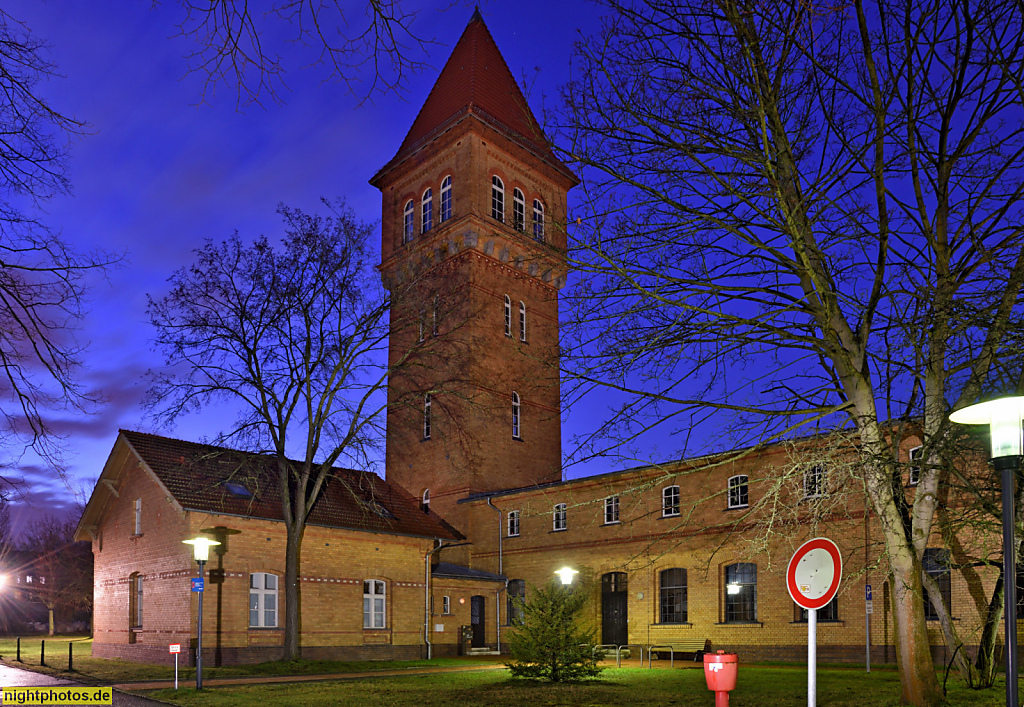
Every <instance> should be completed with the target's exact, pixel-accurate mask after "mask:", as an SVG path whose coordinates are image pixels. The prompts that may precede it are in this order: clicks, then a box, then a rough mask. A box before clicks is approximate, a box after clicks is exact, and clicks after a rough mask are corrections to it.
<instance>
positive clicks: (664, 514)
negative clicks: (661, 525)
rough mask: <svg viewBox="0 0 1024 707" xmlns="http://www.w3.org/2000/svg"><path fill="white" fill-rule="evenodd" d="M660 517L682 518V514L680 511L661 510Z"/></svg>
mask: <svg viewBox="0 0 1024 707" xmlns="http://www.w3.org/2000/svg"><path fill="white" fill-rule="evenodd" d="M661 517H662V518H682V517H683V516H682V514H680V513H665V512H664V511H662V512H661Z"/></svg>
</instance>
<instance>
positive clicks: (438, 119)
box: [392, 8, 575, 178]
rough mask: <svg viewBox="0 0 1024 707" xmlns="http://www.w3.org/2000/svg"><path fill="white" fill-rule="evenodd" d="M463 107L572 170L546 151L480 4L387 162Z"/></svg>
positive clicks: (421, 140) (546, 144) (424, 138)
mask: <svg viewBox="0 0 1024 707" xmlns="http://www.w3.org/2000/svg"><path fill="white" fill-rule="evenodd" d="M465 113H472V114H474V115H476V116H477V117H479V118H481V119H482V120H483V121H484V122H485V123H488V124H490V125H491V126H492V127H494V128H496V129H498V130H499V131H500V132H503V133H506V134H508V135H509V136H510V137H512V138H513V139H515V140H517V141H518V142H520V143H523V144H524V145H525V146H526V147H528V148H530V149H531V150H532V151H533V152H535V153H536V154H537V155H539V156H540V157H542V158H543V159H545V160H546V161H548V162H549V163H551V164H552V165H553V166H555V167H556V168H558V169H559V170H560V171H564V172H565V173H567V174H568V175H570V176H572V172H570V171H569V169H568V168H567V167H565V165H563V164H562V163H561V162H560V161H559V160H558V159H557V158H556V157H555V155H554V153H553V152H552V151H551V145H550V143H549V142H548V139H547V138H546V137H545V136H544V133H543V132H542V131H541V129H540V125H539V124H538V123H537V119H536V118H535V117H534V116H533V112H532V111H531V110H530V106H529V105H528V104H527V103H526V98H525V97H524V96H523V93H522V91H520V90H519V85H518V84H517V83H516V80H515V78H513V76H512V72H511V71H509V68H508V64H506V63H505V59H504V58H502V56H501V52H500V51H498V46H497V44H495V43H494V38H493V37H492V36H491V33H490V31H488V29H487V25H485V24H484V20H483V17H481V16H480V9H479V8H477V9H476V11H474V12H473V16H472V17H471V18H470V20H469V24H468V25H466V29H465V31H463V33H462V36H461V37H460V38H459V41H458V42H457V43H456V44H455V49H453V50H452V54H451V56H450V57H449V58H448V62H447V63H446V64H445V65H444V69H442V70H441V75H440V76H438V78H437V82H436V83H434V87H433V88H432V89H431V90H430V94H429V95H428V96H427V100H426V101H425V102H424V104H423V107H422V108H420V112H419V114H418V115H417V116H416V120H414V121H413V124H412V127H411V128H409V132H408V134H407V135H406V136H405V140H403V141H402V146H401V147H400V148H399V149H398V154H396V155H395V158H394V159H393V160H392V162H395V161H396V160H397V159H399V158H400V157H403V156H404V155H406V154H407V153H409V152H412V151H413V150H415V149H416V148H417V147H419V146H420V145H422V144H423V143H425V142H427V140H428V139H429V138H431V137H433V135H434V134H435V133H436V132H437V131H438V130H439V129H440V128H443V127H445V126H447V125H448V124H449V123H450V122H451V120H452V119H454V118H455V117H457V116H459V115H462V114H465ZM574 178H575V177H574Z"/></svg>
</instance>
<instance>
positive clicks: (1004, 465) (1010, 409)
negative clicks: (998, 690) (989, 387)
mask: <svg viewBox="0 0 1024 707" xmlns="http://www.w3.org/2000/svg"><path fill="white" fill-rule="evenodd" d="M949 419H950V421H952V422H958V423H960V424H962V425H988V427H989V432H990V436H991V439H992V465H993V466H994V467H995V468H996V470H997V471H998V472H999V474H1000V476H1001V479H1002V495H1003V620H1004V622H1005V630H1006V706H1007V707H1017V705H1018V701H1017V562H1016V552H1015V549H1016V544H1017V543H1016V539H1015V537H1014V528H1015V523H1014V518H1013V511H1014V498H1015V496H1014V493H1013V484H1014V482H1015V481H1016V477H1017V471H1018V469H1019V468H1020V458H1021V453H1022V451H1024V449H1022V448H1024V434H1022V427H1021V420H1022V419H1024V397H1022V396H1012V397H1006V398H997V399H996V400H989V401H986V402H983V403H977V404H975V405H969V406H968V407H965V408H962V409H960V410H957V411H956V412H954V413H953V414H951V415H950V416H949Z"/></svg>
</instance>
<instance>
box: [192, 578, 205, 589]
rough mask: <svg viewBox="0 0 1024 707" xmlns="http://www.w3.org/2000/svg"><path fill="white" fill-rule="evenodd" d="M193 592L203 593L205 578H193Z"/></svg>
mask: <svg viewBox="0 0 1024 707" xmlns="http://www.w3.org/2000/svg"><path fill="white" fill-rule="evenodd" d="M192 591H193V592H201V591H203V578H202V577H193V578H192Z"/></svg>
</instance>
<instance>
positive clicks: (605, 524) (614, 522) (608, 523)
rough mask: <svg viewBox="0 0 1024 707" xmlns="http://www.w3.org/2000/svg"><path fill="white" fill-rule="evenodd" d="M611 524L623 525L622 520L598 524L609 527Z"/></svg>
mask: <svg viewBox="0 0 1024 707" xmlns="http://www.w3.org/2000/svg"><path fill="white" fill-rule="evenodd" d="M609 525H622V521H621V520H612V521H605V522H604V523H601V525H600V526H598V527H601V528H607V527H608V526H609Z"/></svg>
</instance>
